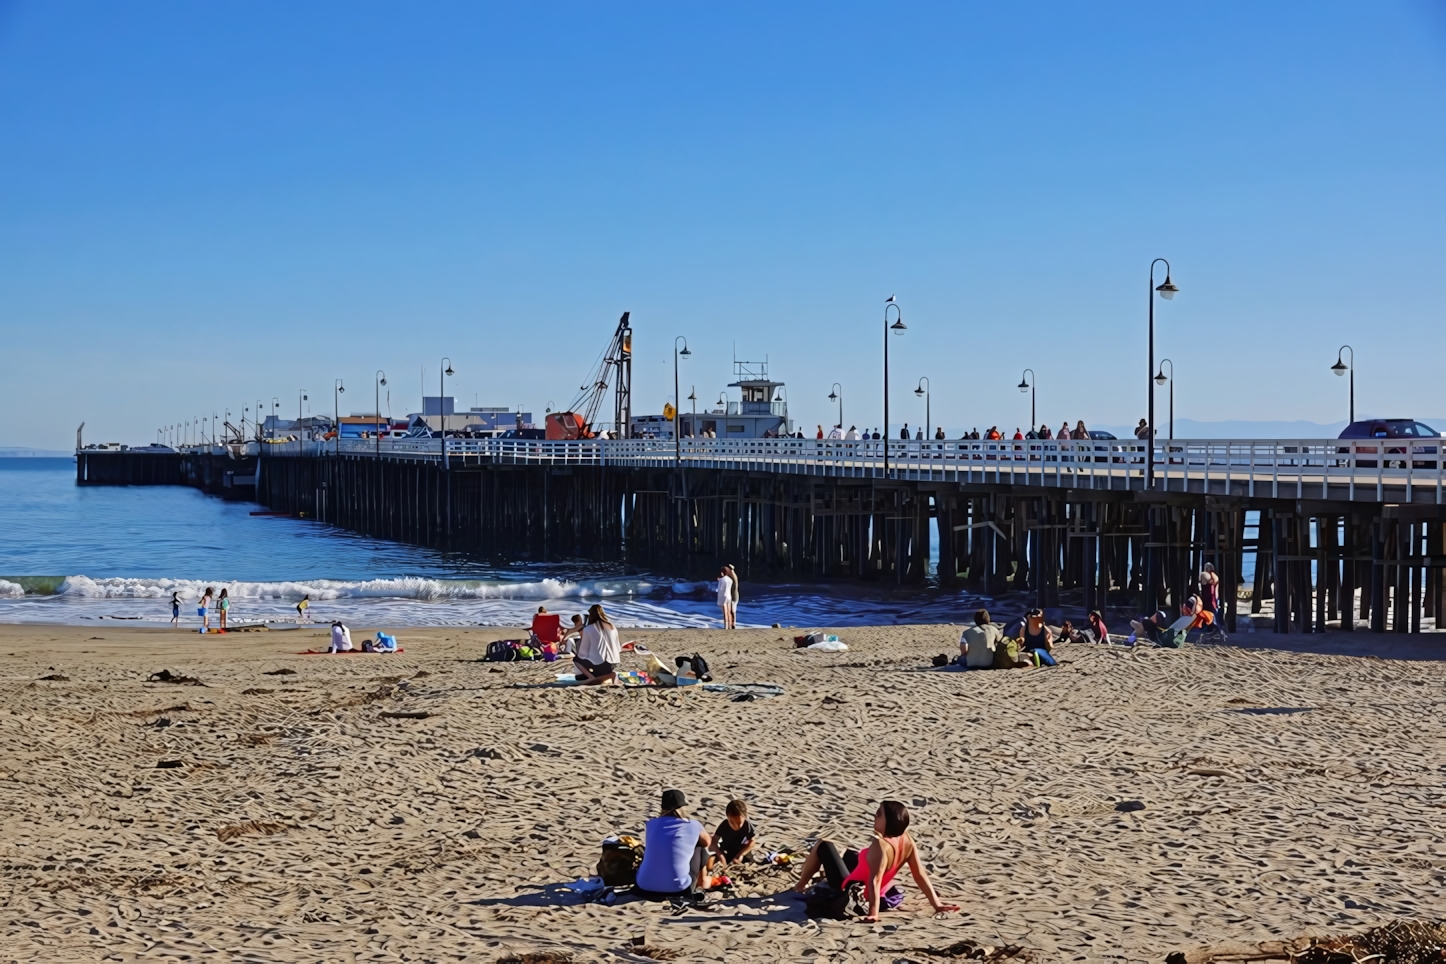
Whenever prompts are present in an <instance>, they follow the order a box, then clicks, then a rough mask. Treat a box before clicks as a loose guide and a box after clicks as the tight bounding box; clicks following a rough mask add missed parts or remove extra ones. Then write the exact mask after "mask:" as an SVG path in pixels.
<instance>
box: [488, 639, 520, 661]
mask: <svg viewBox="0 0 1446 964" xmlns="http://www.w3.org/2000/svg"><path fill="white" fill-rule="evenodd" d="M483 658H484V659H486V660H487V662H489V663H510V662H512V661H513V660H515V659H516V658H517V650H516V648H515V647H514V646H513V645H512V640H510V639H494V640H493V641H492V642H490V643H488V644H487V655H486V656H485V657H483Z"/></svg>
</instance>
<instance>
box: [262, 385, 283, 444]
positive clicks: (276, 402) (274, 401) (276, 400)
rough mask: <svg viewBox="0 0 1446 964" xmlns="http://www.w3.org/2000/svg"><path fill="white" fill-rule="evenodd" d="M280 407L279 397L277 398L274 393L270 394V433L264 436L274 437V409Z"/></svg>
mask: <svg viewBox="0 0 1446 964" xmlns="http://www.w3.org/2000/svg"><path fill="white" fill-rule="evenodd" d="M280 407H281V399H279V398H277V397H276V396H275V395H272V396H271V434H269V435H267V436H266V437H267V438H275V437H276V410H277V409H278V408H280Z"/></svg>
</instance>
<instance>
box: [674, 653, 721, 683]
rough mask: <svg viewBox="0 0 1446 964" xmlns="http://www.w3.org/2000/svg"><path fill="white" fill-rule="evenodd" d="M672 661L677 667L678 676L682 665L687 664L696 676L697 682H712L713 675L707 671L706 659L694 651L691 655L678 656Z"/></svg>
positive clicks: (680, 673)
mask: <svg viewBox="0 0 1446 964" xmlns="http://www.w3.org/2000/svg"><path fill="white" fill-rule="evenodd" d="M673 663H674V664H675V665H676V666H677V667H678V671H679V672H678V675H679V676H681V675H682V669H683V667H684V666H687V667H688V668H689V669H690V670H691V671H692V674H693V675H694V676H695V677H697V679H698V682H700V683H711V682H713V676H712V674H711V673H709V672H708V661H707V660H706V659H704V658H703V657H701V656H699V655H698V654H697V653H694V654H693V655H692V656H679V657H678V658H677V659H675V660H673Z"/></svg>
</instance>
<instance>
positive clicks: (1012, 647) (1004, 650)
mask: <svg viewBox="0 0 1446 964" xmlns="http://www.w3.org/2000/svg"><path fill="white" fill-rule="evenodd" d="M1018 665H1019V640H1017V639H1013V638H1005V639H1001V640H999V641H997V642H996V643H995V644H994V668H995V669H1014V667H1016V666H1018Z"/></svg>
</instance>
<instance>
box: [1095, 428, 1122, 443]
mask: <svg viewBox="0 0 1446 964" xmlns="http://www.w3.org/2000/svg"><path fill="white" fill-rule="evenodd" d="M1090 438H1092V439H1095V438H1097V439H1104V440H1105V441H1107V442H1114V441H1117V438H1116V436H1115V434H1114V433H1113V432H1096V431H1095V430H1094V429H1090Z"/></svg>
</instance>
